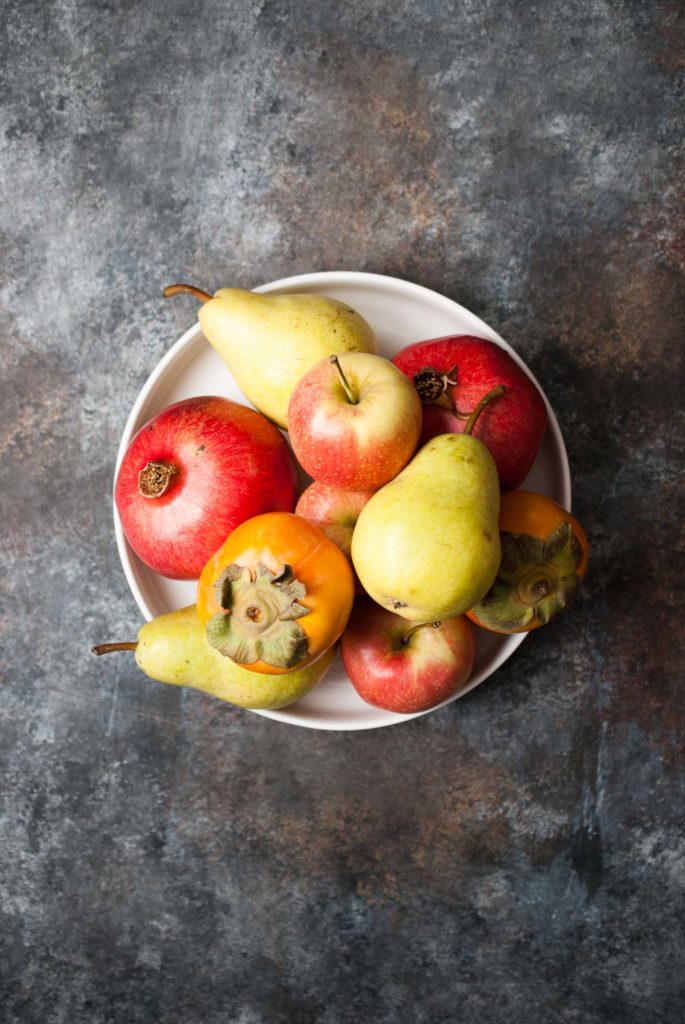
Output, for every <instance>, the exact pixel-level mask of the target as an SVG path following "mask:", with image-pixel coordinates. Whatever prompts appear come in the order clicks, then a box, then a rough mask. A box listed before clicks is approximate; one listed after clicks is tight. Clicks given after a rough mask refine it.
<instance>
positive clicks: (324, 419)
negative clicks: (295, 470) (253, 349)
mask: <svg viewBox="0 0 685 1024" xmlns="http://www.w3.org/2000/svg"><path fill="white" fill-rule="evenodd" d="M288 431H289V433H290V443H291V444H292V446H293V450H294V452H295V454H296V456H297V458H298V459H299V461H300V463H301V465H302V467H303V468H304V469H305V470H306V471H307V473H309V475H310V476H312V477H314V479H315V480H318V481H320V482H321V483H326V484H331V485H332V486H334V487H341V488H343V489H344V490H347V491H376V490H378V488H379V487H382V486H383V484H386V483H388V481H389V480H392V478H393V477H394V476H396V475H397V474H398V473H399V471H400V470H401V469H403V468H404V466H405V465H406V464H407V463H408V462H409V460H410V458H411V457H412V455H413V454H414V451H415V449H416V445H417V442H418V440H419V435H420V433H421V402H420V401H419V398H418V395H417V393H416V390H415V388H413V387H412V385H411V382H408V381H407V379H406V377H405V376H404V375H403V374H402V373H400V372H399V371H398V370H397V369H396V367H394V366H393V365H392V363H391V362H390V361H389V360H387V359H383V358H382V357H381V356H374V355H369V354H368V353H366V352H344V353H342V354H341V355H339V356H330V358H328V359H323V360H321V362H320V363H317V364H316V365H315V366H314V367H312V369H311V370H309V371H308V372H307V373H305V375H304V376H303V377H301V378H300V380H299V381H298V383H297V384H296V385H295V389H294V391H293V393H292V395H291V396H290V403H289V405H288Z"/></svg>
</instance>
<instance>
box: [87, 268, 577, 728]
mask: <svg viewBox="0 0 685 1024" xmlns="http://www.w3.org/2000/svg"><path fill="white" fill-rule="evenodd" d="M179 292H190V293H192V294H193V295H195V297H196V298H199V299H200V301H201V303H202V305H201V307H200V312H199V319H200V324H201V327H202V330H203V333H204V335H205V337H206V338H207V339H208V341H209V342H210V343H211V344H212V345H213V346H214V347H215V348H216V349H217V350H218V352H219V353H220V354H221V355H222V357H223V358H224V360H225V362H226V363H227V365H228V367H229V369H230V371H231V373H232V374H233V377H234V378H235V380H236V382H237V383H238V385H239V386H240V387H241V389H242V390H243V392H244V394H245V396H246V398H248V399H249V401H250V402H251V403H252V404H253V405H254V407H255V409H256V410H258V411H255V409H250V408H248V407H246V406H243V405H238V404H236V403H235V402H231V401H229V400H228V399H224V398H217V397H202V398H192V399H187V400H186V401H183V402H178V403H176V404H175V405H172V406H170V407H169V408H167V409H164V410H163V411H162V412H160V413H159V414H158V415H157V416H155V417H154V418H153V419H152V420H150V422H149V423H146V424H145V425H144V426H143V427H142V428H141V429H140V430H139V431H138V433H137V434H136V436H135V437H134V438H133V440H132V442H131V444H130V445H129V447H128V450H127V451H126V454H125V456H124V459H123V461H122V464H121V467H120V470H119V473H118V476H117V480H116V485H115V500H116V504H117V508H118V511H119V516H120V519H121V523H122V526H123V529H124V532H125V534H126V537H127V539H128V541H129V543H130V544H131V546H132V548H133V549H134V551H135V552H136V553H137V555H138V556H139V557H140V558H141V559H142V561H143V562H145V563H146V564H147V565H148V566H150V567H151V568H152V569H154V570H155V571H156V572H158V573H160V574H162V575H164V576H168V577H170V578H172V579H197V580H198V586H197V602H196V604H195V605H192V606H191V607H189V608H184V609H181V610H180V611H176V612H171V613H170V614H168V615H162V616H160V617H159V618H157V619H155V620H153V621H152V622H149V623H147V624H146V625H144V626H143V627H142V628H141V630H140V632H139V637H138V641H137V643H126V644H101V645H100V646H98V647H96V648H94V651H95V652H96V653H98V654H102V653H107V652H109V651H112V650H119V649H122V648H127V649H134V650H135V652H136V660H137V662H138V664H139V665H140V667H141V668H142V669H143V671H144V672H146V673H147V674H148V675H150V676H151V677H152V678H154V679H158V680H160V681H162V682H167V683H174V684H178V685H187V686H194V687H197V688H199V689H202V690H205V691H208V692H210V693H213V694H214V695H215V696H217V697H219V698H221V699H222V700H226V701H230V702H232V703H235V704H239V705H241V706H244V707H253V708H279V707H285V706H286V705H288V704H291V703H293V702H294V701H296V700H297V699H298V698H299V697H301V696H302V695H303V694H305V693H306V692H307V691H308V690H310V689H311V688H312V687H313V686H314V685H316V683H318V682H319V681H320V680H321V679H322V678H323V676H324V675H325V673H326V671H327V669H328V667H329V666H330V664H331V661H332V658H333V653H334V649H335V646H336V643H337V641H338V640H340V648H341V653H342V659H343V663H344V665H345V669H346V671H347V674H348V676H349V678H350V679H351V681H352V684H353V685H354V686H355V687H356V689H357V691H358V692H359V694H360V695H361V696H362V697H363V699H364V700H366V701H367V702H368V703H370V704H374V705H376V706H377V707H381V708H386V709H389V710H392V711H397V712H402V713H410V712H416V711H422V710H426V709H428V708H430V707H433V706H435V705H436V704H439V703H441V702H442V701H444V700H446V699H447V698H449V697H451V696H453V695H454V694H455V693H457V692H458V691H459V690H460V689H461V688H462V687H463V686H464V685H465V684H466V682H467V681H468V678H469V675H470V673H471V670H472V667H473V661H474V652H475V640H474V628H473V625H472V623H475V624H476V625H477V626H479V627H481V628H484V629H486V630H491V631H494V632H499V633H513V632H521V631H524V630H530V629H535V628H537V627H538V626H540V625H543V624H544V623H546V622H548V621H549V620H550V619H551V618H552V617H553V616H554V615H555V614H556V613H557V612H558V611H559V610H561V609H562V608H564V607H565V606H566V605H567V604H568V602H569V601H570V599H571V598H572V597H573V595H574V594H575V592H576V590H577V588H578V584H579V581H580V579H581V578H582V576H583V574H584V572H585V567H586V564H587V542H586V539H585V536H584V534H583V531H582V529H581V528H580V526H579V524H578V522H577V521H576V520H575V519H574V517H573V516H571V515H570V514H569V513H567V512H566V511H565V510H564V509H562V508H561V507H559V506H558V505H556V504H555V503H554V502H552V501H551V500H550V499H548V498H546V497H544V496H542V495H539V494H534V493H532V492H528V491H521V490H516V488H518V487H519V486H520V485H521V483H522V482H523V480H524V478H525V477H526V475H527V473H528V471H529V470H530V468H531V466H532V463H533V460H534V459H535V455H536V453H537V450H538V448H539V445H540V442H541V440H542V437H543V434H544V431H545V427H546V422H547V413H546V408H545V403H544V400H543V398H542V396H541V395H540V393H539V392H538V390H537V388H536V387H535V385H534V383H533V382H532V381H531V380H530V378H529V377H528V376H527V375H526V374H525V373H524V372H523V370H521V369H520V367H519V366H518V365H517V364H516V362H515V361H514V360H513V359H512V358H511V356H510V355H509V354H508V353H507V352H506V351H505V350H504V349H503V348H501V347H500V346H498V345H496V344H494V343H493V342H490V341H486V340H485V339H482V338H475V337H471V336H458V337H447V338H438V339H435V340H430V341H420V342H417V343H415V344H412V345H409V346H408V347H407V348H405V349H404V350H403V351H401V352H400V353H399V354H398V355H397V356H396V357H395V358H394V359H393V360H392V362H390V361H389V360H387V359H384V358H382V357H381V356H379V355H377V354H375V341H374V336H373V332H372V330H371V328H370V327H369V325H368V324H367V323H366V321H365V320H364V319H363V318H362V317H361V316H360V315H359V314H358V313H357V312H355V311H354V310H353V309H351V308H350V307H349V306H346V305H345V304H344V303H341V302H338V301H336V300H334V299H330V298H325V297H322V296H315V295H303V294H292V295H280V296H279V295H259V294H256V293H253V292H247V291H243V290H240V289H222V290H221V291H219V292H217V293H216V295H215V296H214V297H212V296H210V295H208V294H206V293H205V292H200V291H199V290H198V289H196V288H193V287H191V286H188V285H173V286H171V287H170V288H168V289H167V290H166V294H167V295H169V296H170V295H175V294H177V293H179ZM264 337H268V338H269V339H270V340H272V341H273V342H275V344H273V345H271V346H270V347H271V350H272V351H276V352H277V353H278V358H277V359H274V360H273V361H272V362H266V363H265V362H262V363H260V364H259V365H255V340H256V339H259V338H261V339H263V338H264ZM277 427H281V428H283V430H287V431H288V435H289V440H290V446H289V445H288V443H287V441H286V439H285V436H284V434H283V433H281V432H280V431H279V430H278V429H277ZM291 447H292V451H291ZM293 452H294V454H295V456H296V457H297V460H298V461H299V463H300V466H301V467H302V469H304V470H305V472H306V473H307V474H309V476H310V477H312V479H313V483H311V484H310V485H309V486H308V487H306V489H305V490H304V491H303V492H302V493H301V494H300V495H299V498H298V484H297V481H298V472H297V463H296V461H295V458H294V457H293ZM501 492H503V493H501ZM469 620H470V621H469Z"/></svg>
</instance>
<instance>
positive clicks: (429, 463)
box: [352, 386, 504, 621]
mask: <svg viewBox="0 0 685 1024" xmlns="http://www.w3.org/2000/svg"><path fill="white" fill-rule="evenodd" d="M503 392H504V388H503V387H501V386H500V387H499V388H495V389H494V390H493V391H492V392H490V393H489V394H488V395H486V396H485V398H484V399H482V400H481V402H479V403H478V405H477V406H476V408H475V409H474V411H473V413H472V414H471V416H470V417H469V421H468V423H467V424H466V427H465V431H464V433H463V434H441V435H439V436H438V437H434V438H432V439H431V440H430V441H429V442H428V443H427V444H426V445H424V447H423V448H421V449H420V450H419V452H418V453H417V454H416V455H415V456H414V458H413V459H412V461H411V462H410V463H409V464H408V465H407V466H405V468H404V469H403V470H402V472H401V473H400V474H399V475H398V476H396V477H395V478H394V479H393V480H391V481H390V483H388V484H386V485H385V487H382V488H381V489H380V490H379V491H377V492H376V493H375V494H374V495H373V497H372V498H371V499H370V500H369V501H368V502H367V503H366V505H365V506H364V508H363V509H362V511H361V513H360V515H359V519H358V520H357V525H356V526H355V529H354V533H353V535H352V561H353V562H354V567H355V569H356V571H357V575H358V576H359V579H360V581H361V584H362V586H363V587H364V590H366V591H367V593H368V594H369V595H370V596H371V597H372V598H373V600H374V601H376V602H377V603H378V604H380V605H383V607H384V608H389V609H391V610H392V611H394V612H396V614H397V615H402V616H403V617H404V618H405V619H411V620H413V621H433V620H442V619H450V618H453V617H454V616H457V615H462V614H463V613H464V612H467V611H468V610H469V609H470V608H472V607H473V606H474V604H476V603H477V602H478V601H480V600H481V598H482V597H483V596H484V595H485V594H486V593H487V592H488V590H489V589H490V587H491V586H492V584H493V582H494V580H495V577H496V575H497V570H498V569H499V564H500V537H499V529H498V520H499V500H500V499H499V478H498V475H497V468H496V466H495V461H494V459H493V457H492V455H491V454H490V452H489V451H488V449H487V448H486V447H485V445H484V444H483V443H482V442H481V441H479V440H478V439H477V438H475V437H472V436H471V431H472V430H473V426H474V424H475V422H476V419H477V417H478V415H480V412H481V410H482V409H483V408H484V406H485V404H486V403H487V402H489V401H491V400H492V399H493V398H496V397H498V396H499V395H501V394H502V393H503Z"/></svg>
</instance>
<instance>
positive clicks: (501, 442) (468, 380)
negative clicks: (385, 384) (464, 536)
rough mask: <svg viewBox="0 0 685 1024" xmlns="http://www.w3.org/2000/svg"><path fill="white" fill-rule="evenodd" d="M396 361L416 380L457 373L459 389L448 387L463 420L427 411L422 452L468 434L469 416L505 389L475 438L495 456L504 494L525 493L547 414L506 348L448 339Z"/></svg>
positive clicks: (467, 338) (421, 345)
mask: <svg viewBox="0 0 685 1024" xmlns="http://www.w3.org/2000/svg"><path fill="white" fill-rule="evenodd" d="M392 361H393V363H394V364H395V366H397V367H398V368H399V369H400V370H402V372H403V373H405V374H406V375H407V377H409V379H410V380H413V378H414V375H415V374H417V373H420V372H421V370H423V369H425V368H426V367H430V368H432V369H434V370H436V371H437V372H438V373H444V374H450V373H451V371H452V370H453V369H454V367H456V379H457V384H456V385H454V386H453V385H449V384H448V385H447V391H446V394H447V396H448V397H449V399H450V400H451V401H452V402H453V404H454V405H455V408H456V409H457V410H458V411H459V412H460V413H462V414H463V417H462V418H460V417H459V416H457V415H456V414H455V413H452V412H450V411H449V409H446V408H443V407H442V406H440V405H435V404H431V405H424V406H423V428H422V431H421V440H420V442H419V445H420V446H422V445H424V444H426V442H427V441H430V439H431V438H432V437H436V436H437V435H438V434H448V433H454V434H462V433H463V432H464V427H465V426H466V420H467V414H468V413H470V412H471V410H472V409H474V408H475V406H476V405H477V404H478V402H479V401H480V399H481V398H482V397H483V395H485V394H487V392H488V391H490V390H492V388H494V387H497V385H498V384H504V386H505V388H506V391H505V393H504V395H503V396H502V397H501V398H499V399H498V400H497V401H496V402H492V403H491V404H490V405H489V406H488V408H486V409H485V410H484V411H483V412H482V414H481V415H480V417H479V419H478V421H477V423H476V426H475V428H474V431H473V436H474V437H477V438H478V439H479V440H480V441H482V442H483V444H484V445H485V446H486V448H488V449H489V450H490V452H491V454H492V457H493V458H494V460H495V465H496V466H497V473H498V475H499V479H500V486H501V488H502V490H504V491H508V490H513V489H514V488H516V487H520V485H521V484H522V483H523V481H524V480H525V478H526V476H527V475H528V473H529V471H530V468H531V466H532V465H533V462H534V460H535V456H536V455H537V452H538V448H539V447H540V444H541V442H542V438H543V436H544V433H545V429H546V427H547V408H546V406H545V401H544V399H543V397H542V395H541V394H540V392H539V391H538V389H537V387H536V386H535V384H534V383H533V381H532V380H531V379H530V377H529V376H528V374H527V373H525V371H524V370H522V369H521V367H520V366H519V365H518V363H516V362H515V361H514V360H513V359H512V358H511V356H510V355H509V353H508V352H507V351H506V350H505V349H503V348H502V347H501V345H497V344H495V342H493V341H488V340H486V339H485V338H476V337H473V336H472V335H447V336H446V337H444V338H433V339H430V340H428V341H417V342H415V343H414V344H413V345H408V346H407V347H406V348H404V349H402V351H401V352H398V353H397V355H396V356H395V357H394V358H393V360H392Z"/></svg>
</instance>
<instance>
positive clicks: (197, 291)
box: [164, 284, 212, 302]
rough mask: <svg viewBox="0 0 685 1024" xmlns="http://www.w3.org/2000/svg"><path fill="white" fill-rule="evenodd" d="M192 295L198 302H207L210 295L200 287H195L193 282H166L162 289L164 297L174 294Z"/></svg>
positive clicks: (167, 297)
mask: <svg viewBox="0 0 685 1024" xmlns="http://www.w3.org/2000/svg"><path fill="white" fill-rule="evenodd" d="M186 294H187V295H194V296H195V298H196V299H199V300H200V302H209V300H210V299H211V297H212V296H211V295H210V294H209V293H208V292H203V291H202V289H201V288H196V287H195V285H193V284H168V285H167V286H166V288H165V289H164V298H165V299H170V298H172V297H173V296H174V295H186Z"/></svg>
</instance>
